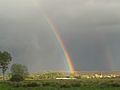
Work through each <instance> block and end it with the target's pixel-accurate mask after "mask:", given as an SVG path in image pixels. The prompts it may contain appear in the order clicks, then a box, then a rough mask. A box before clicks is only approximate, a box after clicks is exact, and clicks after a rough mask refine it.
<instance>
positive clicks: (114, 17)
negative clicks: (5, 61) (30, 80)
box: [0, 0, 120, 72]
mask: <svg viewBox="0 0 120 90" xmlns="http://www.w3.org/2000/svg"><path fill="white" fill-rule="evenodd" d="M119 10H120V0H0V50H3V51H4V50H5V51H8V52H10V53H11V54H12V57H13V61H12V63H13V62H14V63H21V64H25V65H26V66H28V69H29V71H30V72H41V71H66V66H65V65H66V64H65V57H64V53H63V52H62V51H61V49H62V48H61V47H60V45H59V43H58V41H57V39H56V36H55V35H54V32H53V30H52V28H51V25H49V23H48V22H47V20H46V18H45V16H46V15H47V16H48V17H49V19H50V20H51V24H52V25H53V26H55V27H56V30H57V31H59V32H60V35H61V38H62V40H63V42H64V45H65V47H66V49H67V50H68V53H69V55H70V57H71V59H72V62H73V65H74V68H75V70H76V71H117V70H118V71H119V70H120V12H119Z"/></svg>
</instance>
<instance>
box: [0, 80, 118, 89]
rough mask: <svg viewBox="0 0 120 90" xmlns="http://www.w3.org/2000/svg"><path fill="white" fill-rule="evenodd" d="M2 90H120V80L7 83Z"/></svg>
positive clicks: (1, 83)
mask: <svg viewBox="0 0 120 90" xmlns="http://www.w3.org/2000/svg"><path fill="white" fill-rule="evenodd" d="M0 90H120V79H82V80H40V81H23V82H19V83H17V82H9V81H6V82H0Z"/></svg>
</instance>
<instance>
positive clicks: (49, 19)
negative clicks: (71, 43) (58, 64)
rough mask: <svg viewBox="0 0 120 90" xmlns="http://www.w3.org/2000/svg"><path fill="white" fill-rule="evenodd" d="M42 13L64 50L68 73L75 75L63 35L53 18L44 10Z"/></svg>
mask: <svg viewBox="0 0 120 90" xmlns="http://www.w3.org/2000/svg"><path fill="white" fill-rule="evenodd" d="M32 2H33V3H34V5H35V6H36V7H39V8H40V6H39V5H38V3H37V1H36V0H32ZM41 12H42V14H43V16H44V18H45V19H46V21H47V23H48V24H49V25H50V27H51V29H52V31H53V33H54V35H55V36H56V39H57V41H58V43H59V44H60V47H61V48H62V50H63V53H64V57H65V60H66V61H65V63H66V69H67V70H69V71H68V72H69V73H71V74H73V73H74V65H73V62H72V60H71V58H70V55H69V53H68V51H67V49H66V47H65V44H64V42H63V40H62V38H61V35H60V33H59V30H58V29H57V28H56V26H55V25H54V23H53V21H52V20H51V18H50V17H48V15H47V14H46V13H45V12H43V10H41Z"/></svg>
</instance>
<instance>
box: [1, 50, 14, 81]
mask: <svg viewBox="0 0 120 90" xmlns="http://www.w3.org/2000/svg"><path fill="white" fill-rule="evenodd" d="M10 61H12V57H11V54H10V53H8V52H6V51H4V52H1V51H0V68H1V69H2V74H3V80H5V79H4V76H5V72H6V70H7V69H8V65H9V64H10Z"/></svg>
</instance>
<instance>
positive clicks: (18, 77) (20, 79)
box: [10, 75, 24, 82]
mask: <svg viewBox="0 0 120 90" xmlns="http://www.w3.org/2000/svg"><path fill="white" fill-rule="evenodd" d="M23 80H24V77H22V76H21V75H12V77H11V79H10V81H13V82H20V81H23Z"/></svg>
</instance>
